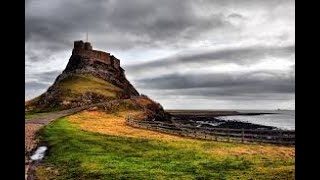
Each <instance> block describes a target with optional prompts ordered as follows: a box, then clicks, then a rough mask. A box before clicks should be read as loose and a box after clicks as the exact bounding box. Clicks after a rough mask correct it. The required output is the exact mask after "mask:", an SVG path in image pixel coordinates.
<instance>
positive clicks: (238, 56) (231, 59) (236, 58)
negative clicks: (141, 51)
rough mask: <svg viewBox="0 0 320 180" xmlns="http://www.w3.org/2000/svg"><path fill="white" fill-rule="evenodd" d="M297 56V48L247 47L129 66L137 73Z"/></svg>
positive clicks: (249, 62)
mask: <svg viewBox="0 0 320 180" xmlns="http://www.w3.org/2000/svg"><path fill="white" fill-rule="evenodd" d="M293 54H295V46H294V45H292V46H285V47H256V46H254V47H245V48H230V49H222V50H214V51H209V52H208V51H206V52H200V53H199V52H192V53H190V52H189V54H176V55H173V56H171V57H167V58H161V59H157V60H154V61H151V62H146V63H142V64H135V65H131V66H127V67H126V68H127V69H128V70H129V71H132V72H137V71H143V70H145V69H151V68H161V67H167V66H174V65H179V64H180V65H182V64H185V63H192V64H200V65H203V66H206V65H208V63H235V64H240V65H244V64H246V65H248V64H254V63H257V62H259V61H261V60H263V59H264V58H266V57H288V56H290V55H293Z"/></svg>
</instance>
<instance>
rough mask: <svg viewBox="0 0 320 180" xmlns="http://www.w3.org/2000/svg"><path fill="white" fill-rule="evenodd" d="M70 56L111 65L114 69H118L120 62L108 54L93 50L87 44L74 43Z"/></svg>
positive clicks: (81, 42)
mask: <svg viewBox="0 0 320 180" xmlns="http://www.w3.org/2000/svg"><path fill="white" fill-rule="evenodd" d="M72 55H80V56H84V57H88V58H90V59H91V60H93V61H100V62H103V63H105V64H111V65H113V66H114V67H115V68H120V60H119V59H117V58H116V57H114V56H113V55H110V53H107V52H103V51H97V50H93V49H92V46H91V44H90V43H89V42H85V43H84V42H83V41H75V42H74V48H73V50H72Z"/></svg>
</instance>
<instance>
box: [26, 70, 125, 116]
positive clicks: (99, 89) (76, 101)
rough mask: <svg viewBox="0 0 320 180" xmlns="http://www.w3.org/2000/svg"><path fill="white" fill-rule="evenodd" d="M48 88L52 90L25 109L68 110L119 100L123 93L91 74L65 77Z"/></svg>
mask: <svg viewBox="0 0 320 180" xmlns="http://www.w3.org/2000/svg"><path fill="white" fill-rule="evenodd" d="M50 88H51V89H53V90H52V91H50V90H48V91H49V92H46V93H44V94H42V95H41V96H39V97H37V98H34V99H32V100H30V101H28V102H26V109H28V110H29V111H32V112H46V111H55V110H60V109H68V108H72V107H76V106H79V105H85V104H92V103H98V102H103V101H109V100H114V99H119V98H121V96H122V95H123V93H124V92H123V90H122V89H120V88H119V87H117V86H115V85H113V84H111V83H109V82H107V81H104V80H103V79H100V78H97V77H95V76H93V75H91V74H73V75H70V76H67V77H66V78H64V79H62V80H61V81H58V82H56V83H55V84H54V85H53V86H52V87H50ZM50 88H49V89H50Z"/></svg>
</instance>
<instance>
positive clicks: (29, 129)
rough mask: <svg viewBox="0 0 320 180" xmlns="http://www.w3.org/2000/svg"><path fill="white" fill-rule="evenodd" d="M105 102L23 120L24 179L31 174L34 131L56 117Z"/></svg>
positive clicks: (34, 144)
mask: <svg viewBox="0 0 320 180" xmlns="http://www.w3.org/2000/svg"><path fill="white" fill-rule="evenodd" d="M105 103H106V102H103V103H97V104H92V105H87V106H82V107H77V108H72V109H68V110H63V111H59V112H53V113H50V114H47V115H44V116H41V117H36V118H31V119H28V120H26V121H25V179H26V180H27V179H28V180H29V179H32V176H30V173H31V170H32V167H31V166H32V162H31V161H30V158H29V157H30V155H31V153H32V152H33V151H34V150H35V148H36V147H37V144H38V141H37V138H36V133H37V131H38V130H39V129H41V128H42V127H43V126H45V125H47V124H49V123H50V122H52V121H54V120H56V119H58V118H61V117H64V116H68V115H71V114H74V113H76V112H79V111H82V110H85V109H88V108H90V107H94V106H98V105H102V104H105ZM109 103H110V102H109Z"/></svg>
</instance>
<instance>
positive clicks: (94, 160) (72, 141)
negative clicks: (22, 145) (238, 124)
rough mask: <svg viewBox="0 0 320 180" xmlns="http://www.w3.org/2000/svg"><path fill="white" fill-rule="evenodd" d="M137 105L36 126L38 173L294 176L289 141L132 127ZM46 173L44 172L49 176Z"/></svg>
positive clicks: (124, 176)
mask: <svg viewBox="0 0 320 180" xmlns="http://www.w3.org/2000/svg"><path fill="white" fill-rule="evenodd" d="M128 113H129V114H131V115H139V112H138V111H130V112H128V111H127V112H117V113H113V114H106V113H103V112H94V111H84V112H81V113H78V114H75V115H72V116H69V117H65V118H61V119H59V120H57V121H55V122H54V123H52V124H50V125H48V126H47V127H46V128H44V129H43V130H42V131H41V132H40V135H41V136H40V137H41V140H42V141H43V142H46V143H47V144H48V146H49V154H48V156H47V157H46V158H45V159H44V161H43V163H42V164H41V165H40V166H39V167H38V168H37V172H36V174H37V176H38V177H39V179H277V180H279V179H294V172H295V167H294V166H295V159H294V158H295V152H294V148H293V147H280V146H274V145H245V144H235V143H222V142H210V141H201V140H193V139H187V138H182V137H177V136H171V135H167V134H162V133H158V132H153V131H148V130H140V129H135V128H132V127H129V126H126V125H125V116H126V115H128ZM49 177H50V178H49Z"/></svg>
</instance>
